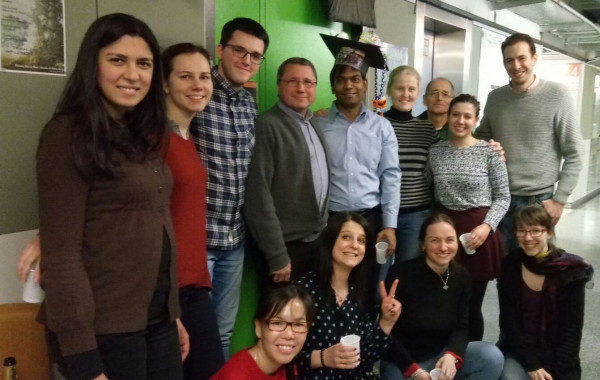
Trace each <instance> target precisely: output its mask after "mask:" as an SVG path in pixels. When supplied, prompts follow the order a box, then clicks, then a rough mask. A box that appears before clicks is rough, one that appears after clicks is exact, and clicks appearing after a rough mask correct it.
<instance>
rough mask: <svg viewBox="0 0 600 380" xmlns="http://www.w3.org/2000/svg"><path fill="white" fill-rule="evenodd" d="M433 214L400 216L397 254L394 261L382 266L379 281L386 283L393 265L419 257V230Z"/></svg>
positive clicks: (429, 210) (422, 211)
mask: <svg viewBox="0 0 600 380" xmlns="http://www.w3.org/2000/svg"><path fill="white" fill-rule="evenodd" d="M430 214H431V209H427V210H421V211H415V212H409V213H405V214H400V215H398V226H397V227H396V254H395V255H394V260H388V261H387V262H386V263H385V264H383V265H381V269H380V271H379V281H385V278H386V276H387V273H388V271H389V269H390V268H391V267H392V264H393V263H399V262H402V261H406V260H410V259H414V258H415V257H417V256H419V252H420V251H421V249H420V243H419V230H420V229H421V225H422V224H423V222H424V221H425V219H427V217H428V216H429V215H430Z"/></svg>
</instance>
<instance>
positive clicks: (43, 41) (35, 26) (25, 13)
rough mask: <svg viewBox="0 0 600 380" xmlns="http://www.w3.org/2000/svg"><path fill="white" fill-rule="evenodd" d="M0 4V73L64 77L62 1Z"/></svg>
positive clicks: (23, 0)
mask: <svg viewBox="0 0 600 380" xmlns="http://www.w3.org/2000/svg"><path fill="white" fill-rule="evenodd" d="M0 4H1V7H0V19H1V21H2V28H1V31H0V46H1V48H0V69H1V70H2V71H13V72H26V73H35V74H50V75H65V28H64V25H65V23H64V0H0Z"/></svg>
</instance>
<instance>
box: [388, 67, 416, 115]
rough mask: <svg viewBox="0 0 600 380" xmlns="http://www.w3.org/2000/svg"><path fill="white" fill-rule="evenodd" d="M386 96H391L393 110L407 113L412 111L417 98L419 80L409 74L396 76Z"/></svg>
mask: <svg viewBox="0 0 600 380" xmlns="http://www.w3.org/2000/svg"><path fill="white" fill-rule="evenodd" d="M388 95H389V96H391V98H392V105H393V107H394V108H395V109H397V110H398V111H406V112H408V111H410V110H412V108H413V106H414V105H415V102H416V101H417V97H418V96H419V80H418V79H417V77H415V76H414V75H411V74H410V73H401V74H398V75H396V77H395V78H394V83H393V84H392V87H391V89H390V93H388Z"/></svg>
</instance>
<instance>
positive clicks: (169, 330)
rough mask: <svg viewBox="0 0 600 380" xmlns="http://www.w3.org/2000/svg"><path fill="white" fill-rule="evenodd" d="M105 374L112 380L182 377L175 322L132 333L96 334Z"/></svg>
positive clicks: (155, 379)
mask: <svg viewBox="0 0 600 380" xmlns="http://www.w3.org/2000/svg"><path fill="white" fill-rule="evenodd" d="M97 341H98V350H99V351H100V356H101V357H102V364H103V365H104V374H105V375H106V377H107V378H109V379H111V380H113V379H114V380H121V379H122V380H126V379H130V380H133V379H136V380H159V379H173V380H178V379H182V364H181V351H180V348H179V335H178V334H177V326H176V325H175V322H170V323H167V322H164V323H157V324H154V325H152V326H148V327H147V328H146V330H142V331H138V332H135V333H124V334H108V335H98V336H97Z"/></svg>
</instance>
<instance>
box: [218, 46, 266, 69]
mask: <svg viewBox="0 0 600 380" xmlns="http://www.w3.org/2000/svg"><path fill="white" fill-rule="evenodd" d="M225 47H229V48H231V52H232V53H233V55H235V56H236V57H238V58H246V56H247V55H250V62H252V63H254V64H255V65H260V64H261V63H262V61H264V60H265V56H264V55H262V54H258V53H250V52H249V51H248V50H246V49H244V48H243V47H241V46H238V45H229V44H227V45H225Z"/></svg>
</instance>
